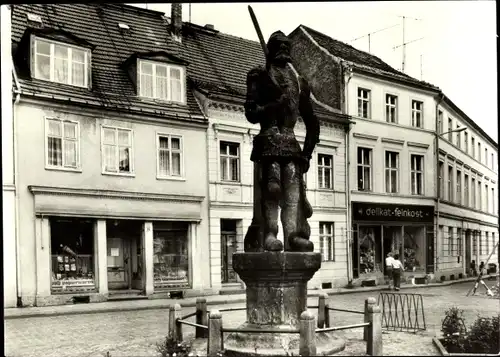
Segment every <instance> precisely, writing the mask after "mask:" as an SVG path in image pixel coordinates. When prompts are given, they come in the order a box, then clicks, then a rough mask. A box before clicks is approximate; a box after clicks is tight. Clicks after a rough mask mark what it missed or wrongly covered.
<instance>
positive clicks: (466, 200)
mask: <svg viewBox="0 0 500 357" xmlns="http://www.w3.org/2000/svg"><path fill="white" fill-rule="evenodd" d="M464 206H469V175H467V174H464Z"/></svg>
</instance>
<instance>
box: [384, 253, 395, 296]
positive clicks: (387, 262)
mask: <svg viewBox="0 0 500 357" xmlns="http://www.w3.org/2000/svg"><path fill="white" fill-rule="evenodd" d="M393 260H394V258H393V257H392V252H389V253H387V257H386V258H385V275H386V276H387V278H388V279H389V290H391V289H392V262H393Z"/></svg>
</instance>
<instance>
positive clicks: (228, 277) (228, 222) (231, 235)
mask: <svg viewBox="0 0 500 357" xmlns="http://www.w3.org/2000/svg"><path fill="white" fill-rule="evenodd" d="M236 222H237V221H236V220H234V219H221V237H220V239H221V282H222V283H223V284H227V283H236V282H237V281H238V278H237V275H236V272H235V271H234V270H233V253H236V252H237V251H238V233H237V228H236Z"/></svg>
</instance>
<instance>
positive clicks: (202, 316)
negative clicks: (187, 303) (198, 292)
mask: <svg viewBox="0 0 500 357" xmlns="http://www.w3.org/2000/svg"><path fill="white" fill-rule="evenodd" d="M196 323H197V324H198V325H203V326H208V316H207V299H205V298H197V299H196ZM207 337H208V330H207V329H204V328H201V327H196V338H207Z"/></svg>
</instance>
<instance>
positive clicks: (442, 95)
mask: <svg viewBox="0 0 500 357" xmlns="http://www.w3.org/2000/svg"><path fill="white" fill-rule="evenodd" d="M443 98H444V93H443V92H440V93H439V99H438V101H437V103H436V130H435V133H434V135H435V136H434V140H435V141H436V145H434V147H435V149H436V152H435V156H436V175H435V176H436V184H437V190H436V194H437V197H436V228H435V230H434V232H435V237H436V239H435V241H434V244H435V245H436V249H435V251H434V255H435V256H436V266H435V267H434V272H437V271H438V270H439V269H438V263H439V254H438V252H439V246H440V244H439V242H438V240H439V203H440V199H441V184H440V182H439V123H438V118H439V105H440V104H441V102H442V101H443ZM441 120H442V119H441ZM442 179H443V183H444V177H443V178H442Z"/></svg>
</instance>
